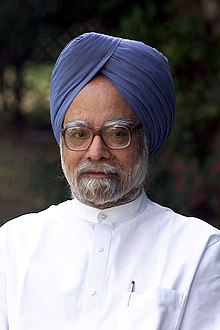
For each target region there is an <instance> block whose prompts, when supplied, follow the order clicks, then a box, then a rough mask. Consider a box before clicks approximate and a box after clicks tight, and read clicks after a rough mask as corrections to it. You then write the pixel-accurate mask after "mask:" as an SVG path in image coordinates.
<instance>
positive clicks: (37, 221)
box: [0, 201, 71, 247]
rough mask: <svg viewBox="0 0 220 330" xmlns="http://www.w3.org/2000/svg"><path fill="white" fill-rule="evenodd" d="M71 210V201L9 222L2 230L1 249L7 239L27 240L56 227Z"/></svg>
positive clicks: (0, 231) (0, 233) (0, 236)
mask: <svg viewBox="0 0 220 330" xmlns="http://www.w3.org/2000/svg"><path fill="white" fill-rule="evenodd" d="M70 208H71V201H66V202H63V203H60V204H58V205H51V206H50V207H48V208H47V209H45V210H42V211H40V212H37V213H28V214H24V215H21V216H19V217H17V218H14V219H12V220H9V221H7V222H6V223H5V224H4V225H3V226H2V227H1V228H0V247H1V245H2V244H3V243H2V242H4V241H5V240H7V239H10V240H11V241H13V240H14V241H16V238H18V237H19V238H20V239H22V237H24V239H25V240H26V239H27V237H29V238H30V239H31V238H33V237H34V236H37V235H39V234H40V233H42V232H43V231H45V230H48V229H50V228H52V227H53V226H55V225H56V224H57V223H58V222H59V221H60V220H61V219H62V217H63V216H65V214H68V210H69V209H70Z"/></svg>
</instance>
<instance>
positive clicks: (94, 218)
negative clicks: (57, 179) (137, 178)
mask: <svg viewBox="0 0 220 330" xmlns="http://www.w3.org/2000/svg"><path fill="white" fill-rule="evenodd" d="M146 200H147V201H148V198H147V196H146V194H145V192H144V191H143V192H142V194H141V195H140V196H139V197H138V198H137V199H135V200H134V201H132V202H129V203H126V204H123V205H119V206H115V207H111V208H107V209H103V210H101V209H97V208H95V207H91V206H88V205H85V204H83V203H81V202H80V201H79V200H78V199H76V198H74V199H73V200H72V201H71V208H72V209H73V210H74V214H75V215H77V216H78V217H79V218H81V219H83V220H86V221H89V222H92V223H116V222H122V221H127V220H130V219H132V218H134V217H135V216H137V215H138V214H139V213H141V212H142V211H143V209H144V208H145V207H146Z"/></svg>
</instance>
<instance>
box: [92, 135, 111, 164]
mask: <svg viewBox="0 0 220 330" xmlns="http://www.w3.org/2000/svg"><path fill="white" fill-rule="evenodd" d="M86 157H87V159H92V160H96V161H97V160H100V159H110V158H111V151H110V149H109V147H108V146H107V145H106V144H105V142H104V141H103V140H102V138H101V136H99V135H95V136H94V138H93V140H92V143H91V145H90V147H89V148H88V150H87V154H86Z"/></svg>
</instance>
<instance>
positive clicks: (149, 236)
mask: <svg viewBox="0 0 220 330" xmlns="http://www.w3.org/2000/svg"><path fill="white" fill-rule="evenodd" d="M132 281H134V282H135V284H134V285H133V290H132V285H131V283H132ZM131 291H132V292H131ZM0 329H1V330H8V329H9V330H70V329H71V330H88V329H89V330H134V329H138V330H146V329H147V330H174V329H175V330H177V329H178V330H179V329H181V330H219V329H220V232H219V231H218V230H217V229H215V228H213V227H212V226H210V225H208V224H207V223H205V222H203V221H201V220H198V219H195V218H186V217H183V216H181V215H178V214H176V213H174V212H173V211H172V210H170V209H167V208H164V207H161V206H159V205H158V204H155V203H153V202H151V201H150V200H149V199H147V197H146V195H145V194H144V193H143V194H142V195H141V196H140V197H139V198H138V199H137V200H136V201H134V202H131V203H128V204H126V205H122V206H118V207H114V208H109V209H105V210H99V209H95V208H92V207H89V206H85V205H83V204H81V203H80V202H79V201H77V200H76V199H74V200H71V201H67V202H64V203H61V204H59V205H58V206H51V207H50V208H48V209H47V210H45V211H42V212H39V213H36V214H29V215H25V216H21V217H19V218H17V219H15V220H11V221H9V222H8V223H6V224H5V225H4V226H2V228H1V230H0Z"/></svg>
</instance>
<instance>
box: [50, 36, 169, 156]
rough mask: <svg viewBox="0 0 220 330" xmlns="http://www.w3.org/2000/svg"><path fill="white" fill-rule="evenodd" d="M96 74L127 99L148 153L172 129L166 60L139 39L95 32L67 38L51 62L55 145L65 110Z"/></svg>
mask: <svg viewBox="0 0 220 330" xmlns="http://www.w3.org/2000/svg"><path fill="white" fill-rule="evenodd" d="M97 73H101V74H102V75H103V76H104V77H105V78H106V79H108V80H109V81H110V82H111V83H112V84H113V85H114V86H115V87H116V88H117V89H118V90H119V91H120V93H121V94H122V95H123V97H124V98H125V99H126V100H127V102H128V104H129V105H130V107H131V108H132V110H133V111H134V112H135V114H136V116H137V117H138V119H139V120H140V122H141V124H142V127H143V130H144V132H145V134H146V137H147V141H148V147H149V154H150V155H153V154H155V153H157V152H158V151H159V149H160V148H161V147H162V146H163V144H164V142H165V140H166V138H167V136H168V135H169V133H170V131H171V129H172V126H173V122H174V114H175V91H174V87H173V81H172V77H171V73H170V68H169V64H168V60H167V58H166V57H165V56H164V55H163V54H162V53H160V52H159V51H157V50H156V49H154V48H152V47H150V46H148V45H146V44H144V43H143V42H139V41H134V40H128V39H122V38H117V37H111V36H107V35H104V34H99V33H95V32H90V33H84V34H82V35H80V36H78V37H76V38H75V39H73V40H72V41H70V42H69V43H68V44H67V46H66V47H65V48H64V49H63V51H62V52H61V54H60V55H59V57H58V59H57V61H56V63H55V66H54V70H53V73H52V77H51V86H50V111H51V123H52V128H53V132H54V135H55V138H56V140H57V142H58V144H59V143H60V133H61V127H62V124H63V120H64V117H65V114H66V111H67V110H68V108H69V106H70V104H71V102H72V101H73V99H74V98H75V96H76V95H77V94H78V93H79V91H80V90H81V89H82V88H83V87H84V86H85V85H86V84H87V83H88V82H89V81H90V80H91V79H92V78H93V77H94V76H95V75H96V74H97Z"/></svg>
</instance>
